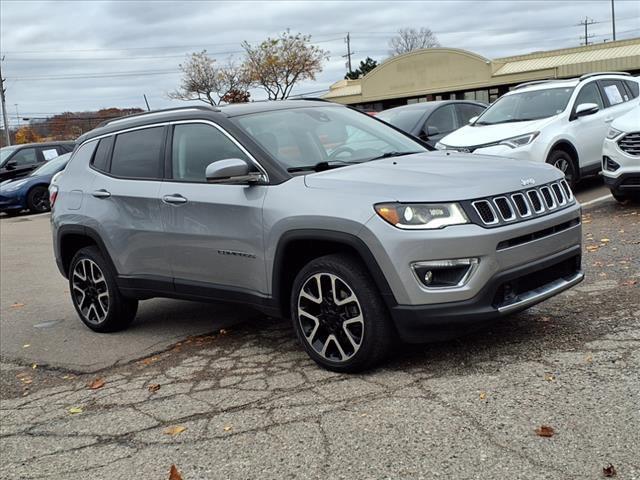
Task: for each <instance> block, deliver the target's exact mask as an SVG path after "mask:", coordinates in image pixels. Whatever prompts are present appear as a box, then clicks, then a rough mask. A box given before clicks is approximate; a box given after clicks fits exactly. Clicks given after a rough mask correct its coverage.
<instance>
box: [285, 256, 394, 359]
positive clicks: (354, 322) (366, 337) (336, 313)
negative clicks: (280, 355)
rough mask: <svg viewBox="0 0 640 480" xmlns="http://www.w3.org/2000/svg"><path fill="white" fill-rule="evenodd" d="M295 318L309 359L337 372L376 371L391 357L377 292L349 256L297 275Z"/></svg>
mask: <svg viewBox="0 0 640 480" xmlns="http://www.w3.org/2000/svg"><path fill="white" fill-rule="evenodd" d="M291 316H292V320H293V327H294V329H295V331H296V335H297V336H298V340H299V341H300V343H301V344H302V346H303V347H304V349H305V351H306V352H307V354H308V355H309V356H310V357H311V358H312V359H313V360H314V361H315V362H316V363H317V364H318V365H320V366H321V367H324V368H326V369H328V370H332V371H335V372H358V371H362V370H367V369H370V368H372V367H374V366H375V365H377V364H379V363H380V362H381V361H382V360H383V359H384V358H385V357H386V356H387V355H388V354H389V352H390V350H391V347H392V344H393V339H394V338H395V331H394V329H393V326H392V324H391V320H390V318H389V313H388V311H387V307H386V305H385V304H384V302H383V301H382V299H381V297H380V293H379V292H378V289H377V288H376V286H375V284H374V283H373V281H372V279H371V277H370V275H369V273H368V272H367V270H366V268H365V267H364V266H363V265H362V263H361V262H360V261H358V260H357V259H355V258H354V257H352V256H350V255H343V254H336V255H327V256H324V257H320V258H316V259H314V260H312V261H311V262H309V263H308V264H307V265H306V266H305V267H304V268H303V269H302V270H301V271H300V272H299V273H298V275H297V276H296V278H295V280H294V282H293V289H292V292H291Z"/></svg>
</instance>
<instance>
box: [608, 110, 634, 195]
mask: <svg viewBox="0 0 640 480" xmlns="http://www.w3.org/2000/svg"><path fill="white" fill-rule="evenodd" d="M602 176H603V177H604V183H605V184H606V185H607V186H608V187H609V190H611V194H612V195H613V197H614V198H615V199H616V200H617V201H619V202H626V201H627V200H628V199H629V198H630V197H635V198H640V105H639V104H637V103H636V107H635V108H634V109H633V110H631V111H630V112H629V113H627V114H625V115H623V116H622V117H620V118H617V119H615V120H614V121H613V122H612V123H611V127H610V128H609V133H607V137H606V138H605V140H604V147H603V151H602Z"/></svg>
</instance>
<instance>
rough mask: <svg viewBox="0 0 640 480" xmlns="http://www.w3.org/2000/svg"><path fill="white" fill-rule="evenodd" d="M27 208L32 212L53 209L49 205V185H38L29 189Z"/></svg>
mask: <svg viewBox="0 0 640 480" xmlns="http://www.w3.org/2000/svg"><path fill="white" fill-rule="evenodd" d="M27 208H28V209H29V211H30V212H31V213H44V212H48V211H49V210H51V206H50V205H49V190H47V187H44V186H42V185H38V186H37V187H33V188H32V189H31V190H29V193H28V194H27Z"/></svg>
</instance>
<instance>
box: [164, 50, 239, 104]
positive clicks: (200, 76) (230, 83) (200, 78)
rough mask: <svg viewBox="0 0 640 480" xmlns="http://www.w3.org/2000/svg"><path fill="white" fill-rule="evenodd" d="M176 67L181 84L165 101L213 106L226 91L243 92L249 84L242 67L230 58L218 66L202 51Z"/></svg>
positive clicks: (223, 96) (221, 99)
mask: <svg viewBox="0 0 640 480" xmlns="http://www.w3.org/2000/svg"><path fill="white" fill-rule="evenodd" d="M179 67H180V70H181V71H182V83H181V85H180V88H179V89H178V90H176V91H174V92H170V93H169V98H173V99H177V100H200V101H201V102H205V103H208V104H209V105H217V104H218V103H220V102H221V101H224V100H223V98H225V96H227V94H228V93H229V92H232V91H233V92H246V91H247V89H248V88H249V85H250V82H249V80H248V78H247V76H246V75H245V71H244V68H243V66H242V65H239V64H237V63H236V62H235V61H234V60H233V59H232V58H230V59H228V60H227V62H226V63H225V64H224V65H218V64H217V63H216V60H215V59H214V58H211V57H209V56H208V55H207V51H206V50H203V51H202V52H195V53H192V54H191V55H190V56H189V57H188V59H187V61H186V62H185V63H184V64H180V66H179Z"/></svg>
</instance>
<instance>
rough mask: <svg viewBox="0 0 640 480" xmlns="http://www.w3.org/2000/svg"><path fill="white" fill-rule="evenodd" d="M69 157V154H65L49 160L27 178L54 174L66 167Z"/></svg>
mask: <svg viewBox="0 0 640 480" xmlns="http://www.w3.org/2000/svg"><path fill="white" fill-rule="evenodd" d="M70 156H71V154H70V153H65V154H64V155H60V156H59V157H57V158H54V159H53V160H49V161H48V162H47V163H45V164H44V165H42V166H41V167H40V168H36V169H35V170H34V171H33V172H31V174H30V175H29V176H30V177H36V176H38V175H53V174H54V173H56V172H58V171H60V170H62V169H63V168H64V167H65V166H66V165H67V162H68V161H69V157H70Z"/></svg>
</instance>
